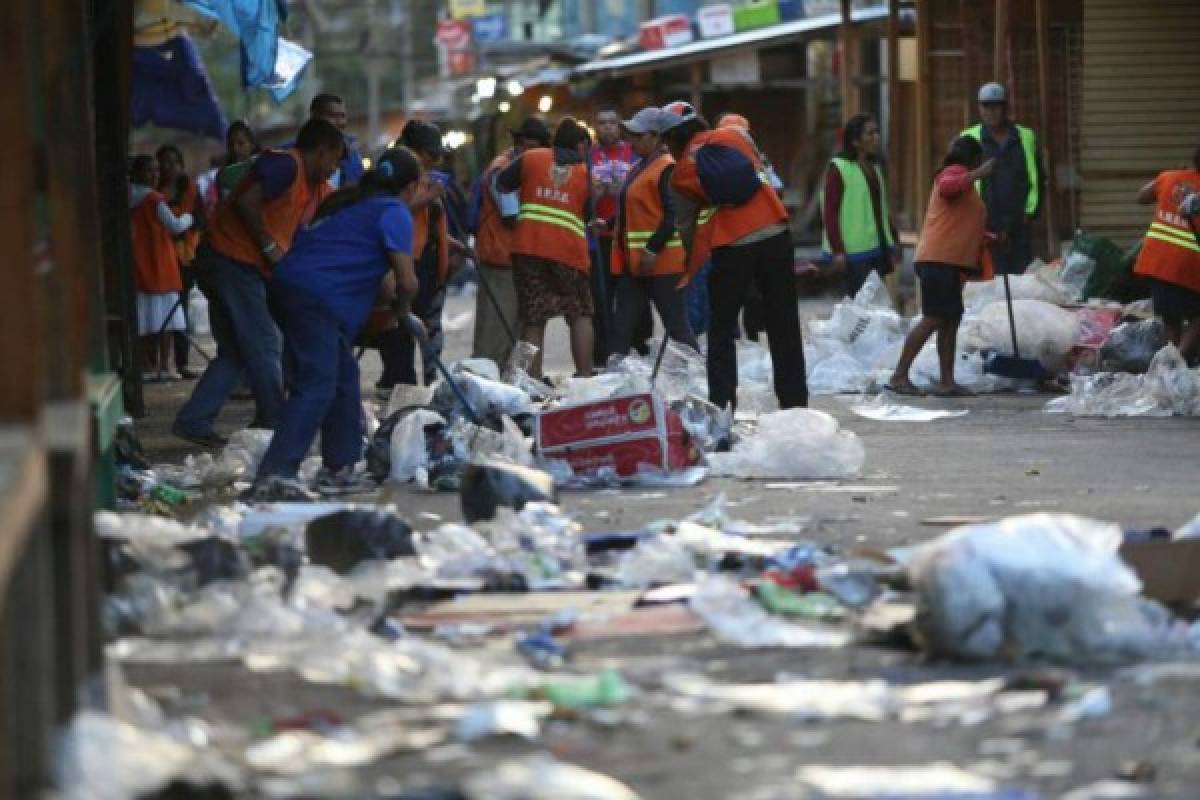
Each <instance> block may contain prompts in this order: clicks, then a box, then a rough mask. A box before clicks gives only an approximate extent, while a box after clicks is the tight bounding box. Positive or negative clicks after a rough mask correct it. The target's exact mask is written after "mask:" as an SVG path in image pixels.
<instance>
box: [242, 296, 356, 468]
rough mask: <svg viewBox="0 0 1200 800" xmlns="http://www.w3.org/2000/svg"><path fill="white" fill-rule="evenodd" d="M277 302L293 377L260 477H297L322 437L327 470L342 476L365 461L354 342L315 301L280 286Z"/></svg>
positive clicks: (276, 306) (325, 309)
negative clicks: (345, 470)
mask: <svg viewBox="0 0 1200 800" xmlns="http://www.w3.org/2000/svg"><path fill="white" fill-rule="evenodd" d="M272 300H273V301H274V302H273V305H274V307H275V309H276V310H277V312H278V314H279V316H280V323H281V325H282V326H283V340H284V349H285V351H286V354H287V358H288V362H289V363H290V364H291V365H292V367H293V370H294V371H293V372H292V378H291V393H290V394H289V395H288V399H287V402H286V403H284V406H283V411H282V412H281V413H280V415H279V424H278V425H276V426H275V435H274V436H273V437H272V438H271V445H270V447H268V448H267V452H266V454H265V455H263V460H262V465H261V466H260V467H259V469H258V475H259V477H266V476H268V475H278V476H281V477H285V478H294V477H296V472H297V471H298V470H299V469H300V463H301V462H302V461H303V460H304V457H305V455H307V454H308V449H309V448H310V447H311V446H312V443H313V439H315V438H316V436H317V432H318V431H320V433H321V456H322V460H323V461H324V462H325V466H326V467H328V468H329V469H331V470H338V469H341V468H342V467H346V466H349V465H353V464H355V463H357V462H358V460H359V458H361V457H362V448H363V418H362V413H363V412H362V398H361V396H360V392H359V386H358V361H357V360H356V359H355V358H354V352H353V351H352V350H351V347H350V341H349V339H348V338H347V337H346V334H345V332H344V331H342V330H341V328H340V327H339V325H338V321H337V318H336V317H335V316H334V315H333V312H332V311H331V310H330V309H329V307H328V306H327V305H326V304H325V303H324V302H322V301H321V300H320V299H319V298H318V297H316V296H315V295H313V294H310V293H308V292H306V291H303V290H301V289H295V288H292V287H289V286H286V285H282V284H278V283H276V284H274V285H272Z"/></svg>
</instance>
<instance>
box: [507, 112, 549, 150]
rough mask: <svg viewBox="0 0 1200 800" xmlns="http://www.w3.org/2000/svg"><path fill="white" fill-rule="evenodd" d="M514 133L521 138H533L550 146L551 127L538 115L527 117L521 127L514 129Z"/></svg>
mask: <svg viewBox="0 0 1200 800" xmlns="http://www.w3.org/2000/svg"><path fill="white" fill-rule="evenodd" d="M512 135H513V136H515V137H517V138H520V139H533V140H534V141H536V142H539V143H541V144H542V145H544V146H546V147H549V146H550V129H549V128H548V127H546V123H545V122H542V121H541V120H540V119H538V118H537V117H526V118H525V120H524V121H523V122H522V123H521V125H520V126H519V127H516V128H513V129H512Z"/></svg>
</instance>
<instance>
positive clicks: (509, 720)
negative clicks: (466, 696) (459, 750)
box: [455, 700, 554, 742]
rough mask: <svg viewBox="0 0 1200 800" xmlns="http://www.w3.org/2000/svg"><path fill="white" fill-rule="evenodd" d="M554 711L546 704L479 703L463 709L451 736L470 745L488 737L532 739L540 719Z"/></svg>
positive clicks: (521, 702) (539, 725)
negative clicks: (453, 734)
mask: <svg viewBox="0 0 1200 800" xmlns="http://www.w3.org/2000/svg"><path fill="white" fill-rule="evenodd" d="M553 710H554V707H553V706H552V705H551V704H549V703H531V702H526V701H523V700H499V701H496V702H490V703H479V704H477V705H473V706H471V707H470V708H468V709H467V711H466V713H465V714H463V716H462V718H461V719H460V720H459V721H458V725H457V726H456V727H455V735H456V736H457V737H458V738H459V740H460V741H463V742H474V741H478V740H479V739H483V738H485V737H488V736H519V737H522V738H524V739H530V740H533V739H536V738H537V737H538V733H539V732H540V731H541V728H542V722H541V721H542V719H543V718H544V717H547V716H549V715H550V712H551V711H553Z"/></svg>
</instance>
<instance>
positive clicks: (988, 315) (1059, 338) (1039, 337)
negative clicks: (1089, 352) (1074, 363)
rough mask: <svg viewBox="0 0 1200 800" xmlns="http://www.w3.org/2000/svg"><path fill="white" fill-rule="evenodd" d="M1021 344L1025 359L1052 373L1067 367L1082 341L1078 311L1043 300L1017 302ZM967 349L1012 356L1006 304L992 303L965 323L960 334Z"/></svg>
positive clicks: (1018, 330) (1010, 332)
mask: <svg viewBox="0 0 1200 800" xmlns="http://www.w3.org/2000/svg"><path fill="white" fill-rule="evenodd" d="M1013 316H1014V317H1015V319H1016V328H1017V344H1018V345H1019V346H1020V349H1021V356H1022V357H1024V358H1036V359H1037V360H1038V361H1040V362H1041V363H1042V366H1044V367H1045V368H1046V369H1047V370H1049V371H1050V372H1058V371H1059V370H1060V369H1062V368H1063V366H1064V365H1065V364H1066V361H1067V356H1068V354H1069V353H1070V352H1071V348H1073V347H1074V346H1075V343H1076V342H1077V341H1078V339H1079V319H1078V317H1077V316H1076V315H1075V313H1074V312H1071V311H1067V310H1065V309H1062V308H1059V307H1058V306H1056V305H1051V304H1050V303H1046V302H1043V301H1041V300H1029V299H1022V300H1013ZM960 338H961V341H962V343H963V348H964V349H966V350H995V351H998V352H1001V353H1009V354H1011V353H1012V327H1011V326H1010V324H1009V320H1008V308H1007V305H1006V304H1005V303H1003V302H997V303H992V304H991V305H989V306H987V307H986V308H984V309H983V311H982V312H980V314H979V317H978V318H977V319H975V320H968V321H966V322H964V324H963V326H962V330H961V332H960Z"/></svg>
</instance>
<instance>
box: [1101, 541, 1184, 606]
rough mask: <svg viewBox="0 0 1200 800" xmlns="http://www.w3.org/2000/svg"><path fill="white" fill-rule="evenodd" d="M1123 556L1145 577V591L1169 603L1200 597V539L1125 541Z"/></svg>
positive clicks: (1139, 576) (1145, 593) (1122, 548)
mask: <svg viewBox="0 0 1200 800" xmlns="http://www.w3.org/2000/svg"><path fill="white" fill-rule="evenodd" d="M1119 552H1120V555H1121V558H1122V559H1123V560H1124V561H1125V563H1126V564H1128V565H1129V566H1130V568H1132V569H1133V571H1134V572H1135V573H1137V576H1138V578H1139V579H1141V581H1142V594H1144V595H1145V596H1146V597H1149V598H1151V599H1154V600H1157V601H1158V602H1160V603H1162V604H1163V605H1168V606H1192V605H1194V604H1195V603H1196V601H1197V600H1200V539H1176V540H1175V541H1169V540H1164V539H1151V540H1149V541H1133V542H1126V543H1125V544H1123V545H1121V550H1120V551H1119Z"/></svg>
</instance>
